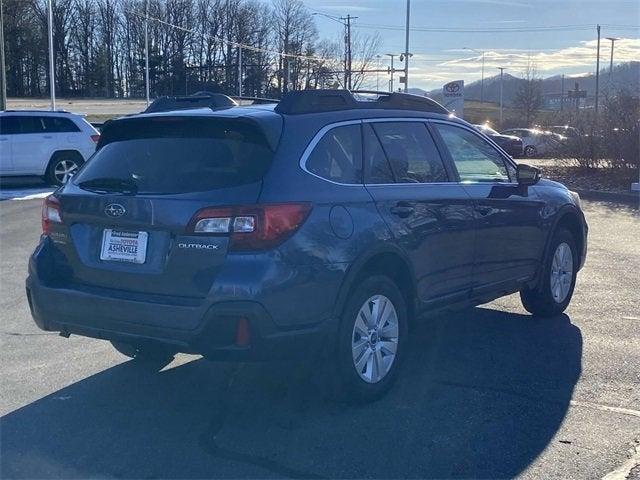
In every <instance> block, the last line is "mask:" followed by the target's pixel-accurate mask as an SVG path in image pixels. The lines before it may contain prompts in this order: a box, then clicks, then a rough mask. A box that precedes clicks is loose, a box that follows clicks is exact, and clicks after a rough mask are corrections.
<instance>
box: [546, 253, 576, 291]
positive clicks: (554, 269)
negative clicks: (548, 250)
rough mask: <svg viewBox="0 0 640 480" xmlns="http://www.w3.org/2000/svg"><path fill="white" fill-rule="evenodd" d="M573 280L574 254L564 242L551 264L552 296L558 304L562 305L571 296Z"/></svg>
mask: <svg viewBox="0 0 640 480" xmlns="http://www.w3.org/2000/svg"><path fill="white" fill-rule="evenodd" d="M572 280H573V253H572V252H571V247H570V246H569V245H568V244H566V243H564V242H562V243H561V244H560V245H558V247H557V248H556V251H555V253H554V254H553V262H552V264H551V283H550V285H551V295H552V296H553V299H554V300H555V301H556V303H562V302H563V301H564V300H565V299H566V298H567V295H569V290H571V281H572Z"/></svg>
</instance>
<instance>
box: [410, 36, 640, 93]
mask: <svg viewBox="0 0 640 480" xmlns="http://www.w3.org/2000/svg"><path fill="white" fill-rule="evenodd" d="M596 50H597V40H595V39H594V40H588V41H583V42H580V43H579V44H578V45H575V46H571V47H565V48H560V49H540V50H525V49H515V48H505V49H493V50H487V51H486V52H485V59H484V60H485V68H484V74H485V78H488V77H492V76H494V75H496V74H497V72H498V70H497V67H506V68H507V71H508V72H509V73H511V74H512V75H515V76H520V75H522V74H523V73H524V71H525V69H526V66H527V63H529V62H531V63H532V64H534V65H535V67H536V70H537V72H538V75H542V76H550V75H554V74H560V73H565V74H567V75H568V76H569V75H577V74H579V73H580V74H584V73H585V72H594V71H595V68H596ZM444 52H447V53H448V54H450V55H451V56H454V55H457V54H465V53H466V54H467V55H465V56H464V57H462V58H456V59H453V60H445V61H442V60H441V59H442V56H441V55H424V54H416V55H414V57H413V58H412V59H411V63H410V75H409V76H410V79H411V85H412V86H416V87H417V86H419V87H423V88H435V87H438V86H440V85H442V84H443V83H444V82H447V81H450V80H457V79H464V80H465V81H466V82H473V81H476V80H480V78H481V76H482V68H481V67H482V55H480V54H476V53H472V52H469V51H468V50H462V49H450V50H445V51H444ZM610 52H611V42H609V41H608V40H606V39H602V40H601V45H600V65H601V68H608V65H609V55H610ZM638 59H640V39H639V38H621V39H620V40H618V41H616V43H615V49H614V62H615V63H621V62H629V61H638Z"/></svg>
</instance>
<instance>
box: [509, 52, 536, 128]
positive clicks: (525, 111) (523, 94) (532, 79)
mask: <svg viewBox="0 0 640 480" xmlns="http://www.w3.org/2000/svg"><path fill="white" fill-rule="evenodd" d="M536 74H537V71H536V65H535V63H534V62H532V61H531V59H528V60H527V66H526V67H525V71H524V77H523V78H522V80H521V82H520V86H519V87H518V90H517V91H516V95H515V98H514V99H513V106H514V107H515V108H516V109H517V110H519V111H520V112H521V114H522V116H523V117H524V119H525V122H526V125H527V126H530V125H531V122H533V120H534V119H535V117H536V116H537V114H538V112H539V111H540V109H541V108H542V106H543V104H544V99H543V97H542V81H541V80H540V79H539V78H537V75H536Z"/></svg>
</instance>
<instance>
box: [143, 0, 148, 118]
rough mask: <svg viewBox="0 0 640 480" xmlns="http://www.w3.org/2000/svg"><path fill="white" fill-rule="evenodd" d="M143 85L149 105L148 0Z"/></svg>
mask: <svg viewBox="0 0 640 480" xmlns="http://www.w3.org/2000/svg"><path fill="white" fill-rule="evenodd" d="M144 17H145V18H144V86H145V91H146V94H147V107H148V106H149V0H147V1H146V2H145V7H144Z"/></svg>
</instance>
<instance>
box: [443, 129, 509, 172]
mask: <svg viewBox="0 0 640 480" xmlns="http://www.w3.org/2000/svg"><path fill="white" fill-rule="evenodd" d="M434 126H435V127H436V129H437V130H438V132H439V133H440V136H441V137H442V140H443V141H444V143H445V144H446V146H447V149H448V150H449V154H450V155H451V159H452V160H453V162H454V163H455V166H456V169H457V170H458V174H459V175H460V181H461V182H508V181H509V173H508V172H507V167H506V165H505V162H504V159H503V158H502V155H500V153H498V151H497V150H496V149H495V148H493V146H491V145H490V144H489V143H488V142H487V141H486V140H485V139H484V138H482V137H480V136H478V135H476V134H475V133H472V132H471V131H469V130H467V129H465V128H461V127H456V126H453V125H444V124H438V123H436V124H434Z"/></svg>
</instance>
